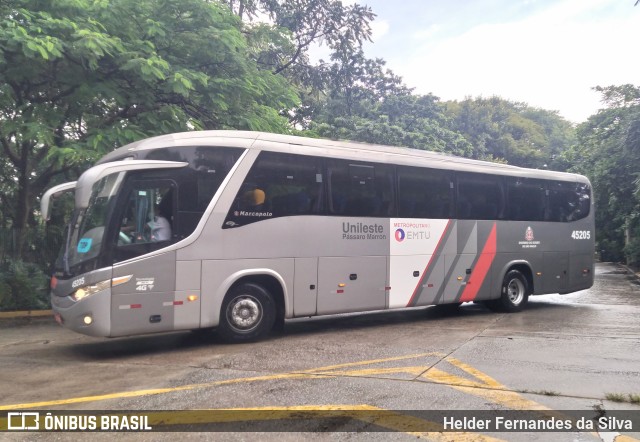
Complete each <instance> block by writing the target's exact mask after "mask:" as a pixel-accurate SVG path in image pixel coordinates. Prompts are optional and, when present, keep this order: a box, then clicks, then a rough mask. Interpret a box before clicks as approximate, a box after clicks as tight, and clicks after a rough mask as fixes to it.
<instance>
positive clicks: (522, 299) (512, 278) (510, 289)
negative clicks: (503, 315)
mask: <svg viewBox="0 0 640 442" xmlns="http://www.w3.org/2000/svg"><path fill="white" fill-rule="evenodd" d="M528 300H529V283H528V282H527V278H525V277H524V275H523V274H522V273H520V272H519V271H518V270H511V271H510V272H508V273H507V274H506V275H505V277H504V280H503V281H502V290H501V295H500V298H498V299H496V300H493V301H490V302H489V303H488V306H489V307H490V308H491V309H492V310H499V311H503V312H518V311H520V310H522V308H523V307H524V306H525V305H526V304H527V301H528Z"/></svg>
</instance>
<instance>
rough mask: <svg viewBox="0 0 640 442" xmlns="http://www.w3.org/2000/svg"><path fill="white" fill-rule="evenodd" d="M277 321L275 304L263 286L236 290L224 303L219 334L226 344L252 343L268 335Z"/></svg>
mask: <svg viewBox="0 0 640 442" xmlns="http://www.w3.org/2000/svg"><path fill="white" fill-rule="evenodd" d="M275 318H276V308H275V302H274V301H273V297H272V296H271V294H270V293H269V292H268V291H267V290H265V289H264V288H263V287H262V286H260V285H257V284H253V283H244V284H240V285H238V286H236V287H233V288H232V289H231V290H230V291H229V292H228V293H227V295H226V296H225V297H224V301H223V302H222V308H221V310H220V325H219V326H218V335H219V336H220V337H221V338H222V339H223V340H225V341H227V342H249V341H255V340H257V339H260V338H262V337H264V336H266V335H267V334H268V333H269V332H270V331H271V328H272V327H273V323H274V321H275Z"/></svg>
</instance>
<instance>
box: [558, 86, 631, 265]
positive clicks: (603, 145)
mask: <svg viewBox="0 0 640 442" xmlns="http://www.w3.org/2000/svg"><path fill="white" fill-rule="evenodd" d="M596 89H597V90H598V91H599V92H601V93H602V96H603V102H604V104H605V105H606V106H607V107H606V108H605V109H602V110H600V111H599V112H598V113H597V114H596V115H592V116H591V117H590V118H589V119H588V120H587V121H586V122H585V123H583V124H581V125H580V126H579V127H578V129H577V137H578V143H577V144H576V146H574V147H573V148H572V149H570V150H568V151H567V152H565V153H564V155H563V159H564V160H565V161H566V162H567V163H569V164H573V167H572V169H571V170H573V171H576V172H579V173H583V174H586V175H587V176H588V177H589V178H590V179H591V182H592V184H593V193H594V198H595V203H596V232H597V243H598V245H597V247H598V250H600V251H601V254H602V255H603V259H607V260H608V259H611V260H620V261H622V260H625V261H626V262H627V263H629V264H632V265H638V264H639V263H640V260H639V259H638V258H639V252H638V238H639V237H640V191H639V190H640V189H639V182H638V178H639V177H640V87H636V86H632V85H622V86H608V87H598V88H596ZM623 253H624V254H623Z"/></svg>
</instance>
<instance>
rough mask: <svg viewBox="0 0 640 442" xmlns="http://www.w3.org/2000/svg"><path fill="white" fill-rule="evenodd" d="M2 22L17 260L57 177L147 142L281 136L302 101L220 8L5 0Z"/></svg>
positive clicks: (9, 221)
mask: <svg viewBox="0 0 640 442" xmlns="http://www.w3.org/2000/svg"><path fill="white" fill-rule="evenodd" d="M0 20H1V21H2V24H1V25H0V145H1V148H2V152H3V156H2V159H1V160H0V169H1V170H2V172H4V173H3V176H2V178H1V180H2V181H0V188H2V190H3V193H2V204H3V214H2V220H3V221H2V224H3V225H4V226H7V227H11V228H13V229H14V230H15V232H16V238H17V244H18V246H17V253H18V255H20V254H21V251H22V250H23V248H24V238H25V231H26V229H27V227H28V226H29V225H33V224H34V223H35V220H34V210H33V208H34V204H35V202H36V198H37V196H38V195H40V194H41V193H42V191H43V190H44V189H45V188H46V187H48V186H49V185H50V184H52V183H54V182H55V181H56V180H59V179H61V178H60V177H61V176H62V175H65V174H68V175H70V176H77V173H78V171H79V170H80V169H81V168H83V167H85V165H86V164H87V162H89V161H92V160H94V159H95V158H96V157H98V156H100V155H102V154H104V153H105V152H108V151H110V150H112V149H113V148H114V147H116V146H119V145H122V144H125V143H128V142H131V141H134V140H136V139H139V138H142V137H145V136H149V135H157V134H160V133H168V132H176V131H182V130H189V129H194V128H197V129H224V128H237V129H253V130H267V131H271V132H286V131H288V130H289V125H288V121H287V119H286V118H283V117H282V116H280V113H281V112H282V111H283V110H286V109H291V108H293V107H294V106H296V105H297V103H298V98H297V95H296V93H295V90H294V89H293V88H292V87H291V86H290V85H289V83H288V82H287V81H286V80H285V79H284V77H282V76H279V75H274V74H273V73H272V72H270V71H266V70H261V69H259V67H258V65H257V63H256V61H255V60H254V59H253V58H252V57H251V56H250V50H251V48H250V47H249V43H248V40H247V38H246V37H245V35H244V34H243V33H242V26H241V22H240V20H239V19H238V18H237V17H236V16H234V15H233V14H232V13H231V12H230V11H229V9H228V8H226V7H225V6H223V5H221V4H220V3H217V2H209V1H207V0H111V1H109V2H104V1H91V0H55V1H52V0H9V1H4V2H2V3H0ZM67 178H68V177H67Z"/></svg>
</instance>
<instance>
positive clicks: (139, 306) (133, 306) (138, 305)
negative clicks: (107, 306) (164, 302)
mask: <svg viewBox="0 0 640 442" xmlns="http://www.w3.org/2000/svg"><path fill="white" fill-rule="evenodd" d="M129 308H142V304H131V305H130V306H129Z"/></svg>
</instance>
